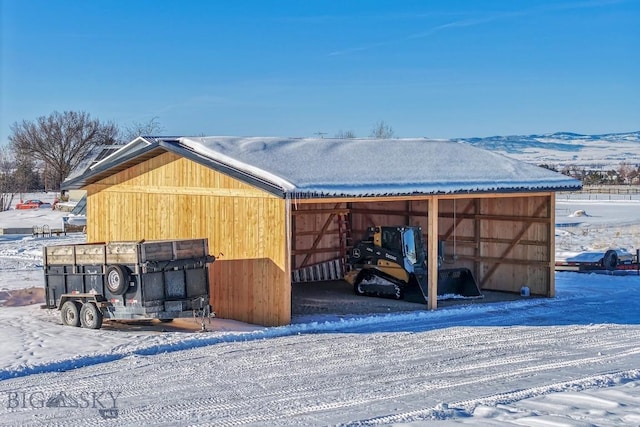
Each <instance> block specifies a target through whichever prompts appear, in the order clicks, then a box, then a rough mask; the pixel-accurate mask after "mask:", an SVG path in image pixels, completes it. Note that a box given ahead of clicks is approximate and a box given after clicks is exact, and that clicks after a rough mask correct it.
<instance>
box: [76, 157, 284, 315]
mask: <svg viewBox="0 0 640 427" xmlns="http://www.w3.org/2000/svg"><path fill="white" fill-rule="evenodd" d="M87 194H88V197H87V217H88V218H89V221H88V224H87V240H88V241H117V240H138V239H145V240H155V239H182V238H200V237H207V238H208V239H209V250H210V253H211V254H212V255H214V256H216V257H217V260H216V261H215V262H214V263H213V264H212V266H211V273H210V277H211V288H212V289H211V304H212V306H213V309H214V310H215V312H216V313H217V315H218V316H219V317H223V318H228V319H235V320H240V321H243V322H248V323H254V324H260V325H265V326H276V325H285V324H288V323H290V321H291V285H290V280H289V277H290V272H289V260H288V257H287V246H288V242H287V240H288V233H289V231H288V229H287V213H286V209H285V206H286V201H285V200H284V199H281V198H277V197H275V196H273V195H270V194H268V193H266V192H264V191H262V190H260V189H257V188H254V187H252V186H249V185H247V184H244V183H242V182H240V181H238V180H236V179H234V178H232V177H229V176H227V175H224V174H222V173H219V172H217V171H214V170H212V169H210V168H207V167H205V166H202V165H200V164H198V163H195V162H193V161H190V160H188V159H185V158H182V157H180V156H178V155H175V154H172V153H165V154H162V155H159V156H158V157H155V158H153V159H150V160H148V161H146V162H144V163H141V164H139V165H137V166H134V167H131V168H129V169H127V170H125V171H122V172H119V173H117V174H114V175H112V176H110V177H108V178H106V179H104V180H102V181H100V182H98V183H96V184H92V185H90V186H88V187H87Z"/></svg>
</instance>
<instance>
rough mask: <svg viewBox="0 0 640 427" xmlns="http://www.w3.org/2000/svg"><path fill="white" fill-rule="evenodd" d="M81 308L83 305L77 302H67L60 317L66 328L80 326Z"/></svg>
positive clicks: (63, 305)
mask: <svg viewBox="0 0 640 427" xmlns="http://www.w3.org/2000/svg"><path fill="white" fill-rule="evenodd" d="M80 308H81V305H80V303H79V302H77V301H66V302H65V303H64V304H62V308H61V309H60V317H61V318H62V323H63V324H64V325H66V326H74V327H78V326H80Z"/></svg>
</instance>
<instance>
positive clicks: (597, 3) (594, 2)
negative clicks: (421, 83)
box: [328, 0, 636, 56]
mask: <svg viewBox="0 0 640 427" xmlns="http://www.w3.org/2000/svg"><path fill="white" fill-rule="evenodd" d="M629 1H636V0H589V1H579V2H567V3H557V4H553V5H548V6H543V7H537V8H529V9H523V10H520V11H514V12H503V13H496V14H494V15H490V16H485V17H481V18H474V19H464V20H458V21H452V22H449V23H446V24H442V25H438V26H435V27H433V28H430V29H428V30H426V31H423V32H420V33H415V34H410V35H408V36H407V37H404V38H401V39H394V40H387V41H381V42H377V43H371V44H367V45H363V46H359V47H353V48H346V49H341V50H336V51H333V52H330V53H329V54H328V56H340V55H348V54H352V53H357V52H363V51H367V50H371V49H375V48H378V47H382V46H390V45H394V44H398V43H402V42H404V41H407V40H414V39H420V38H426V37H430V36H432V35H434V34H437V33H439V32H442V31H447V30H454V29H456V28H465V27H475V26H478V25H484V24H488V23H491V22H494V21H499V20H505V19H510V18H515V17H522V16H528V15H533V14H541V13H549V12H554V11H560V10H574V9H588V8H596V7H606V6H611V5H615V4H620V3H627V2H629Z"/></svg>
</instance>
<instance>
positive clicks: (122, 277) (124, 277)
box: [105, 265, 129, 295]
mask: <svg viewBox="0 0 640 427" xmlns="http://www.w3.org/2000/svg"><path fill="white" fill-rule="evenodd" d="M106 279H107V280H106V282H107V283H106V284H105V285H106V287H107V290H108V291H109V292H111V293H112V294H114V295H122V294H124V293H125V292H126V291H127V289H128V288H129V272H128V271H127V268H126V267H123V266H121V265H110V266H109V268H107V277H106Z"/></svg>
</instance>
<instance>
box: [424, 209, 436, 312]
mask: <svg viewBox="0 0 640 427" xmlns="http://www.w3.org/2000/svg"><path fill="white" fill-rule="evenodd" d="M427 223H428V227H427V228H428V230H427V234H428V243H427V268H428V272H429V273H428V274H429V277H428V282H427V283H428V285H427V287H428V288H429V295H428V297H427V308H428V309H429V310H435V309H437V308H438V199H437V198H436V197H434V198H432V199H431V200H430V201H429V217H428V222H427Z"/></svg>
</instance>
